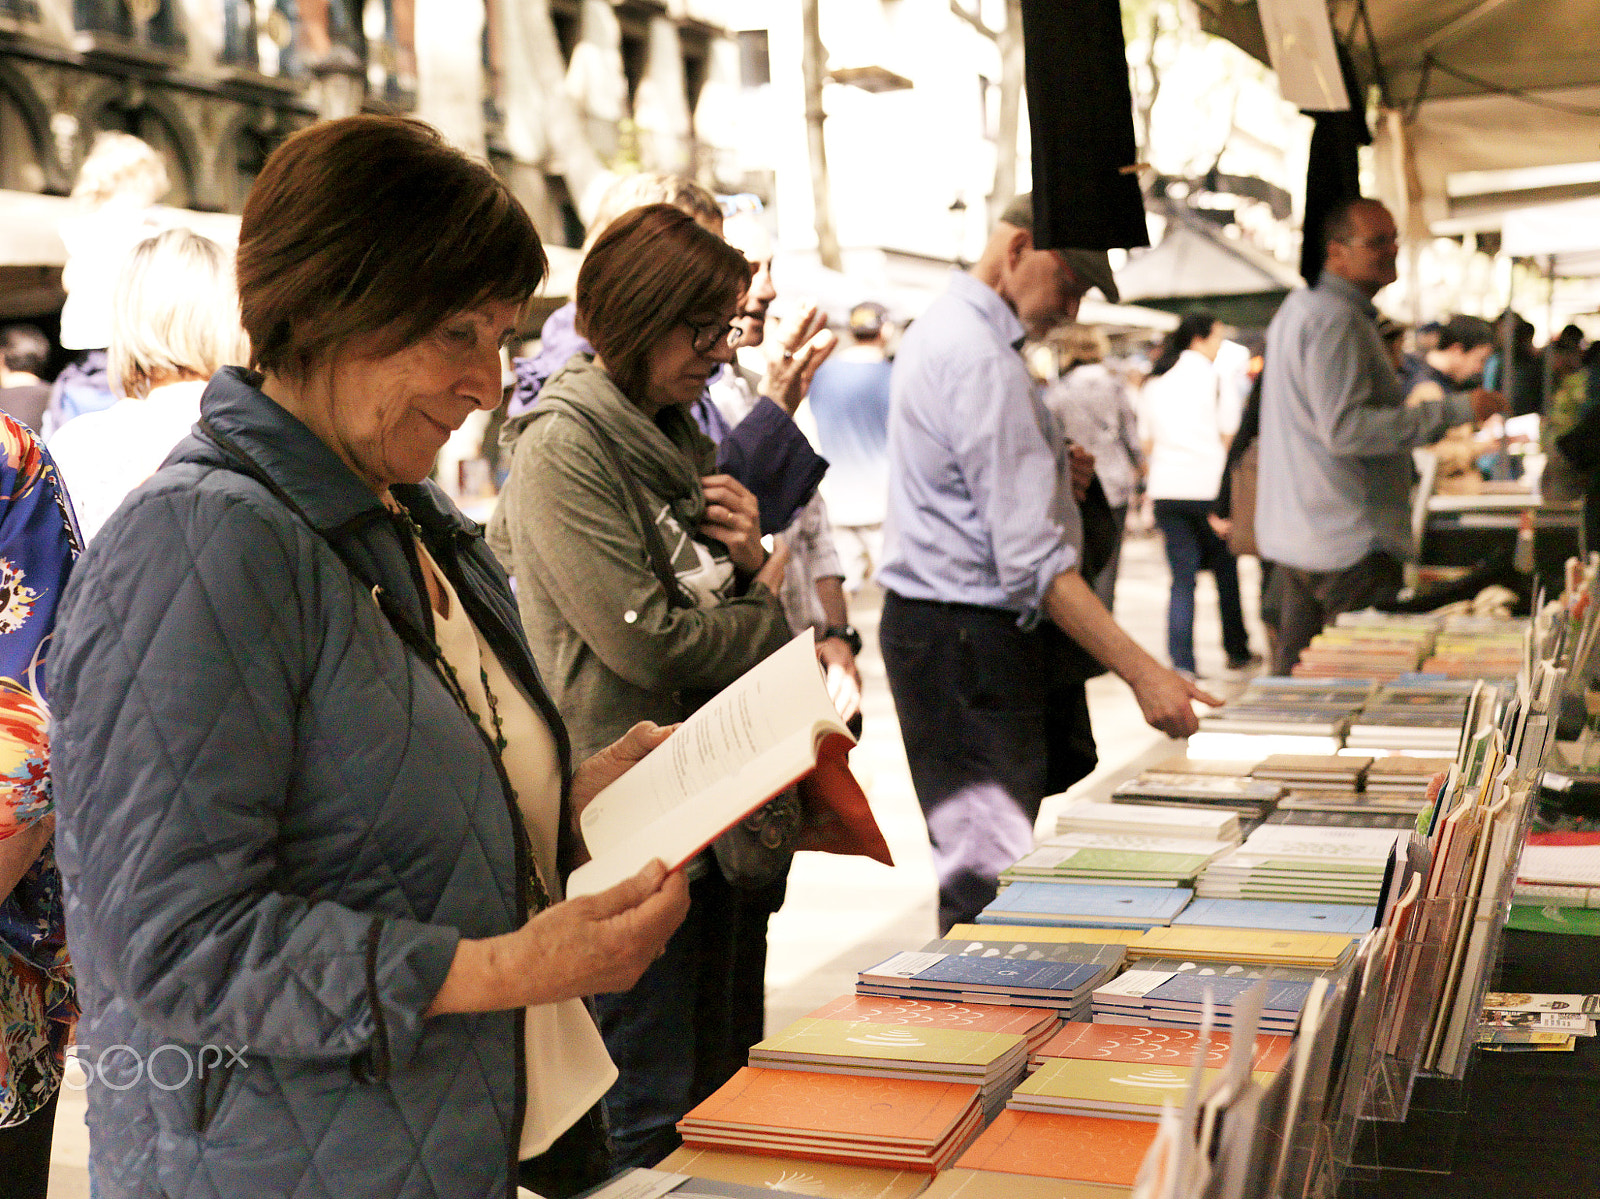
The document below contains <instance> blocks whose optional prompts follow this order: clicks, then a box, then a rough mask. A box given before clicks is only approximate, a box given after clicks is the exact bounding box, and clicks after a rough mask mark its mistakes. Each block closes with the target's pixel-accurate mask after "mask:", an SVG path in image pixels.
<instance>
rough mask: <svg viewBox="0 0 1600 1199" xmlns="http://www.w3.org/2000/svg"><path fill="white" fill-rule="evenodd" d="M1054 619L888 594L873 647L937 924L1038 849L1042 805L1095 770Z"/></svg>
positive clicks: (1079, 697) (1082, 703)
mask: <svg viewBox="0 0 1600 1199" xmlns="http://www.w3.org/2000/svg"><path fill="white" fill-rule="evenodd" d="M1063 640H1064V639H1063V638H1062V637H1061V634H1060V632H1059V631H1058V630H1057V629H1056V628H1055V627H1054V626H1053V625H1042V626H1040V627H1039V628H1036V629H1034V630H1032V631H1029V632H1024V631H1023V630H1021V629H1019V628H1018V627H1017V616H1016V613H1014V612H1005V611H1001V610H999V609H995V608H979V607H974V606H972V605H968V604H942V603H934V602H930V601H926V600H914V599H906V598H904V597H902V596H899V595H896V594H894V593H893V592H890V593H889V594H888V595H887V596H886V597H885V599H884V604H883V618H882V621H881V623H880V624H879V626H878V644H879V646H880V648H881V649H882V651H883V664H884V667H885V668H886V670H887V671H888V675H889V690H890V693H891V694H892V695H893V696H894V706H895V712H896V714H897V715H898V716H899V719H900V736H901V738H902V739H903V740H904V742H905V747H906V759H907V761H908V762H909V764H910V766H911V782H912V785H913V786H914V787H915V788H916V791H917V802H918V803H919V804H920V805H921V807H922V814H923V816H924V818H925V819H926V820H927V822H928V840H929V841H930V843H931V844H932V846H933V867H934V873H935V874H936V875H937V877H938V880H939V929H940V932H941V933H943V932H944V931H946V930H948V929H949V928H950V926H951V925H953V924H961V923H965V922H967V921H970V920H971V919H973V917H975V916H976V915H977V914H978V913H979V912H980V911H982V910H983V908H984V907H985V905H987V904H988V903H989V902H990V901H991V900H992V899H993V898H994V897H995V891H996V880H997V879H998V877H999V874H1000V871H1001V870H1003V869H1004V868H1005V867H1007V866H1009V865H1010V864H1011V863H1012V862H1014V861H1016V860H1017V859H1018V858H1020V857H1021V856H1022V855H1023V854H1025V853H1027V852H1028V851H1029V850H1030V849H1032V848H1033V823H1034V820H1035V819H1036V818H1037V817H1038V815H1039V802H1040V800H1042V799H1043V798H1044V797H1045V796H1046V795H1051V794H1054V793H1055V792H1058V791H1064V790H1065V789H1066V788H1067V787H1069V786H1071V785H1072V784H1073V783H1075V782H1077V781H1078V780H1079V779H1081V778H1082V777H1083V776H1084V775H1086V774H1088V773H1089V771H1090V770H1092V769H1094V764H1095V751H1094V734H1093V732H1092V731H1091V729H1090V727H1089V705H1088V701H1087V699H1086V698H1085V695H1084V690H1083V683H1082V681H1081V680H1079V679H1074V678H1071V677H1069V675H1068V673H1067V671H1066V670H1065V668H1064V667H1063V665H1062V654H1061V649H1060V642H1061V641H1063Z"/></svg>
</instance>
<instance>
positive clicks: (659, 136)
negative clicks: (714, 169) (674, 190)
mask: <svg viewBox="0 0 1600 1199" xmlns="http://www.w3.org/2000/svg"><path fill="white" fill-rule="evenodd" d="M633 120H634V124H635V125H637V126H638V128H639V133H640V135H641V140H642V141H643V143H644V147H645V155H644V160H645V161H644V165H645V166H646V167H647V168H653V169H655V170H658V171H671V172H672V173H673V174H675V175H693V174H694V164H693V162H691V161H690V155H689V145H690V134H691V132H692V130H693V121H692V119H691V117H690V115H689V97H688V95H687V94H686V93H685V91H684V81H683V47H682V45H681V44H679V41H678V27H677V25H675V24H673V22H672V21H671V20H670V19H669V18H667V17H666V16H663V15H657V16H654V17H651V18H650V54H649V58H648V59H647V60H646V61H645V69H644V78H643V79H641V80H640V81H639V91H638V94H637V95H636V96H635V97H634V103H633Z"/></svg>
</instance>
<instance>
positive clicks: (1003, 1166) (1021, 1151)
mask: <svg viewBox="0 0 1600 1199" xmlns="http://www.w3.org/2000/svg"><path fill="white" fill-rule="evenodd" d="M1155 1135H1156V1126H1155V1125H1154V1124H1151V1123H1148V1122H1146V1121H1143V1120H1113V1119H1095V1118H1093V1117H1089V1116H1056V1115H1046V1114H1044V1113H1042V1112H1017V1111H1004V1112H1001V1113H1000V1114H999V1115H998V1116H996V1117H995V1120H994V1123H993V1124H991V1125H989V1127H988V1128H987V1129H986V1130H985V1131H984V1133H983V1135H982V1136H980V1137H979V1138H978V1139H977V1140H976V1141H974V1142H973V1143H972V1147H971V1148H969V1149H968V1150H967V1151H966V1152H965V1153H963V1154H962V1155H961V1156H960V1157H959V1158H957V1159H956V1165H957V1166H959V1167H961V1168H962V1169H967V1170H995V1171H998V1172H1000V1173H1003V1174H1035V1175H1039V1176H1042V1177H1045V1178H1065V1179H1073V1180H1077V1181H1081V1182H1107V1183H1112V1184H1114V1185H1116V1186H1132V1185H1133V1180H1134V1176H1135V1175H1136V1174H1138V1172H1139V1163H1140V1162H1142V1161H1143V1160H1144V1155H1145V1153H1146V1152H1147V1151H1148V1150H1149V1148H1150V1142H1151V1141H1153V1140H1154V1139H1155Z"/></svg>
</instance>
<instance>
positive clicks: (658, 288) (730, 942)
mask: <svg viewBox="0 0 1600 1199" xmlns="http://www.w3.org/2000/svg"><path fill="white" fill-rule="evenodd" d="M749 282H750V268H749V265H748V263H747V262H746V261H745V259H744V256H743V255H742V254H740V253H739V251H738V250H735V249H733V248H732V247H731V246H729V245H728V244H727V243H726V242H724V241H723V240H722V239H721V238H719V237H717V236H715V235H714V234H712V233H708V232H707V231H706V230H705V229H703V228H701V227H700V226H698V225H697V224H696V223H695V222H694V220H693V218H691V217H690V216H688V215H686V214H684V213H682V212H680V211H678V210H677V209H676V208H673V207H671V206H669V205H665V204H652V205H649V206H647V207H644V208H637V209H634V210H633V211H631V212H628V213H626V214H625V215H623V216H622V217H620V218H618V219H617V220H616V221H615V222H613V223H612V225H611V226H610V227H609V228H608V229H607V230H606V232H605V233H603V234H602V235H601V236H600V238H599V239H598V240H597V241H596V242H595V244H594V245H593V247H591V249H590V250H589V252H588V254H587V255H586V256H585V258H584V261H583V266H582V268H581V269H580V270H579V272H578V285H577V315H576V327H577V331H578V332H579V333H580V334H581V335H582V336H583V337H585V338H586V339H587V340H588V341H589V342H590V344H592V345H593V346H594V353H593V354H592V355H590V354H583V355H578V356H576V357H574V358H573V359H571V360H570V361H569V362H568V363H567V365H566V366H565V367H563V368H562V369H561V370H560V371H558V372H557V373H556V374H555V375H553V376H551V378H550V380H549V381H548V382H547V383H546V384H545V386H544V389H543V391H542V392H541V393H540V397H539V403H538V405H537V406H536V407H534V408H533V409H532V410H531V411H529V412H528V413H526V414H525V415H523V416H521V417H518V418H514V419H515V420H516V421H518V422H520V423H521V426H522V427H521V428H520V430H519V429H515V428H513V429H509V430H508V432H509V433H510V434H513V435H515V437H516V448H515V451H514V454H513V457H512V463H511V473H510V477H509V478H508V479H507V481H506V486H505V489H504V491H503V492H502V493H501V497H500V502H499V505H498V507H497V509H496V512H495V515H494V519H493V521H492V523H491V527H490V542H491V544H492V545H494V546H496V548H497V550H498V551H499V552H500V554H501V558H502V560H503V561H504V562H505V564H506V565H507V567H508V568H509V569H510V571H511V573H512V574H513V575H514V576H515V578H516V582H517V589H518V605H519V607H520V608H521V612H522V621H523V625H524V627H525V628H526V629H527V633H528V639H529V641H530V643H531V644H532V646H533V651H534V656H535V658H536V659H537V661H538V664H539V670H540V673H541V674H542V675H543V676H544V678H545V680H546V682H547V684H548V685H549V687H550V689H551V691H552V692H553V694H554V697H555V700H556V704H557V706H558V707H559V708H560V710H561V713H562V715H563V716H564V717H566V719H567V721H568V731H569V733H570V735H571V737H572V742H573V750H574V753H575V754H578V755H583V754H586V753H588V752H591V749H590V747H593V748H594V749H599V748H603V747H604V746H606V745H609V744H610V743H611V742H612V741H615V740H616V739H617V735H618V734H617V732H616V731H614V730H620V731H624V732H625V731H626V730H627V729H629V728H631V727H632V726H633V725H634V724H635V723H636V722H638V721H641V720H651V721H655V722H656V723H657V724H670V723H672V722H674V721H677V720H680V719H682V717H684V716H685V715H687V714H688V712H690V711H692V710H693V708H694V706H695V700H696V697H697V696H699V697H704V696H705V695H706V694H708V693H712V692H715V691H717V690H719V689H721V688H722V687H725V686H727V685H728V684H729V683H731V682H733V681H734V680H735V679H737V678H738V677H739V676H740V675H741V674H743V673H744V672H745V671H747V670H748V669H750V667H752V666H754V665H755V664H756V663H758V662H760V661H761V660H762V659H763V658H765V657H766V656H767V655H768V654H770V653H772V652H773V651H774V650H776V649H778V648H779V647H780V646H782V645H783V644H784V643H785V642H786V641H787V640H788V639H789V630H788V625H787V623H786V622H785V620H784V615H783V608H782V606H781V605H780V604H779V601H778V598H777V590H778V587H779V584H780V583H781V582H782V579H783V571H784V563H785V560H786V557H787V551H786V550H785V549H784V548H783V547H782V545H781V543H780V544H779V545H778V546H777V548H775V549H774V550H773V551H772V552H771V553H770V554H769V553H768V551H767V550H765V549H764V548H763V547H762V544H761V540H760V513H759V511H758V508H757V504H756V501H755V499H754V497H752V496H751V494H750V493H749V492H748V491H747V490H746V489H745V488H744V487H742V486H741V485H740V484H739V483H738V482H736V481H735V480H733V479H732V478H729V477H728V476H726V475H721V474H716V473H713V472H714V470H715V465H714V463H715V449H714V447H713V446H712V444H711V442H710V440H709V439H708V438H706V437H705V435H704V434H702V433H701V432H700V430H699V428H698V427H697V426H696V425H695V422H694V419H693V417H692V416H691V415H690V413H689V406H690V405H691V404H693V403H694V401H695V400H696V399H698V398H699V396H700V394H701V392H702V391H703V390H704V388H705V385H706V381H707V380H708V379H709V378H710V377H711V376H712V375H713V374H714V373H716V371H717V370H718V369H719V368H720V367H722V366H724V365H725V364H727V363H729V362H731V361H732V359H733V350H734V346H735V344H736V338H737V336H738V335H737V332H736V327H735V325H734V321H735V319H736V318H737V317H738V315H739V312H740V301H741V298H742V296H743V294H744V291H745V289H746V288H747V287H748V285H749ZM691 896H692V899H691V904H690V912H689V916H688V918H687V919H686V920H685V922H684V924H683V925H682V926H681V927H680V928H679V931H678V933H677V934H675V935H674V937H673V939H672V940H671V941H670V942H669V943H668V946H667V949H666V951H665V953H664V954H663V956H662V957H661V958H660V959H659V960H657V962H656V963H655V964H654V965H653V966H651V967H650V968H649V970H647V971H646V973H645V976H644V977H643V978H642V979H641V980H640V981H639V984H638V985H637V986H636V987H635V988H634V989H633V990H632V991H630V992H628V993H626V994H624V995H609V996H605V997H604V998H603V999H602V1000H601V1001H600V1003H599V1010H600V1022H601V1032H602V1033H603V1035H604V1036H605V1039H606V1046H607V1048H608V1050H609V1051H610V1053H611V1056H612V1059H613V1060H614V1061H615V1062H616V1064H617V1068H618V1070H619V1071H620V1072H621V1077H620V1078H619V1080H618V1082H617V1084H616V1085H615V1086H614V1087H613V1088H612V1090H611V1091H610V1093H609V1094H608V1095H607V1096H606V1106H607V1114H608V1116H609V1119H610V1123H611V1132H612V1136H613V1139H614V1141H615V1143H616V1148H617V1164H618V1165H619V1166H626V1165H654V1164H655V1163H656V1162H657V1161H659V1160H660V1159H661V1158H662V1157H663V1156H664V1155H665V1154H667V1153H669V1152H671V1150H672V1149H673V1148H675V1147H676V1145H677V1143H678V1142H677V1133H676V1130H675V1128H674V1125H675V1124H676V1122H677V1121H678V1120H679V1119H680V1118H681V1117H682V1116H683V1115H684V1114H685V1113H686V1112H687V1111H688V1110H689V1108H691V1107H692V1106H694V1104H696V1103H698V1102H699V1101H700V1100H701V1099H703V1098H704V1097H705V1096H706V1095H709V1094H710V1093H711V1091H713V1090H715V1089H716V1088H717V1087H718V1086H720V1085H721V1084H722V1083H723V1082H724V1081H726V1079H727V1078H728V1077H730V1076H731V1075H732V1073H733V1071H734V1070H736V1069H737V1068H738V1067H739V1066H740V1065H742V1064H744V1055H745V1053H746V1052H747V1051H748V1049H749V1045H748V1043H745V1044H738V1043H736V1042H738V1041H739V1040H741V1039H742V1038H740V1037H739V1036H738V1035H737V1034H736V1033H735V1031H734V1029H735V1027H736V1024H735V1022H734V1021H732V1020H730V1018H729V1011H728V1008H729V996H728V994H727V992H728V980H729V979H730V978H734V977H742V976H745V975H747V974H748V973H749V969H748V968H749V965H750V960H751V957H752V955H754V956H756V957H759V958H762V959H764V956H765V948H766V946H765V936H764V928H765V920H764V917H763V919H762V921H761V922H760V924H759V928H757V927H756V926H755V924H754V922H751V923H750V924H749V925H746V923H745V922H743V921H741V920H740V918H739V916H740V897H739V895H738V893H737V892H736V891H734V890H733V889H732V888H730V887H729V885H728V883H727V882H726V881H725V880H724V879H723V878H722V877H721V875H720V873H719V871H718V869H717V867H716V865H715V864H714V862H712V861H709V860H707V861H705V862H704V863H703V865H702V866H701V870H700V874H699V877H698V878H695V879H694V881H693V883H692V884H691ZM741 932H743V933H744V934H745V935H743V936H741V935H740V934H741ZM755 977H756V978H759V977H760V973H759V971H756V973H755ZM753 1002H754V1003H755V1004H756V1005H757V1008H758V1009H759V1005H760V1002H761V999H760V992H759V988H757V989H756V992H755V995H754V996H753Z"/></svg>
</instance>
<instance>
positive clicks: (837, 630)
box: [817, 624, 861, 656]
mask: <svg viewBox="0 0 1600 1199" xmlns="http://www.w3.org/2000/svg"><path fill="white" fill-rule="evenodd" d="M829 637H837V638H838V639H839V640H840V641H843V642H844V643H845V644H846V645H848V646H849V647H850V652H851V653H852V654H855V655H857V656H860V654H861V634H860V633H858V632H856V627H855V625H853V624H830V625H829V626H828V627H827V628H825V629H823V630H822V636H820V637H818V638H817V640H818V641H826V640H827V639H828V638H829Z"/></svg>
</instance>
